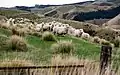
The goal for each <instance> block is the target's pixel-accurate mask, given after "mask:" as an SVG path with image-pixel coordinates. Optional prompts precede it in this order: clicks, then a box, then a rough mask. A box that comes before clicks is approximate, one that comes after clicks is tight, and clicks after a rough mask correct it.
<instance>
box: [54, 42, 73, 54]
mask: <svg viewBox="0 0 120 75" xmlns="http://www.w3.org/2000/svg"><path fill="white" fill-rule="evenodd" d="M52 49H53V50H54V51H55V53H61V54H66V53H67V54H72V53H74V52H75V46H74V45H73V43H72V41H58V42H57V43H56V44H53V45H52Z"/></svg>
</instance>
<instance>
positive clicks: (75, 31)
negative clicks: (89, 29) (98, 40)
mask: <svg viewBox="0 0 120 75" xmlns="http://www.w3.org/2000/svg"><path fill="white" fill-rule="evenodd" d="M80 34H81V32H80V30H79V29H75V30H74V36H76V37H80Z"/></svg>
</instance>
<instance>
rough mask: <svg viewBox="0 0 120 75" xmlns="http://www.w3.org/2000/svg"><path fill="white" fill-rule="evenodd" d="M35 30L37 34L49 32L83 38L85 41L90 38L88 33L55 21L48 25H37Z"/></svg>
mask: <svg viewBox="0 0 120 75" xmlns="http://www.w3.org/2000/svg"><path fill="white" fill-rule="evenodd" d="M35 30H36V31H38V32H42V31H50V32H53V33H54V34H57V35H65V34H68V35H71V36H75V37H83V38H86V39H88V38H89V37H90V35H89V34H88V33H85V32H84V30H83V29H75V28H73V27H72V26H70V25H69V24H63V23H60V22H56V21H52V22H48V23H44V22H42V23H40V24H37V25H36V27H35Z"/></svg>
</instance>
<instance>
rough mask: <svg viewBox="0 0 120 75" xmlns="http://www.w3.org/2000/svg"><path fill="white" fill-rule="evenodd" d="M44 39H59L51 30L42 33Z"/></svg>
mask: <svg viewBox="0 0 120 75" xmlns="http://www.w3.org/2000/svg"><path fill="white" fill-rule="evenodd" d="M42 39H43V40H44V41H57V40H56V38H55V36H54V35H53V34H52V33H51V32H47V31H46V32H44V33H43V34H42Z"/></svg>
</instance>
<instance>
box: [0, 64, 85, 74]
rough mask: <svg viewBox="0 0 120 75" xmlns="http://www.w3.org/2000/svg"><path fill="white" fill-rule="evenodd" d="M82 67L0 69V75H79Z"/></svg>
mask: <svg viewBox="0 0 120 75" xmlns="http://www.w3.org/2000/svg"><path fill="white" fill-rule="evenodd" d="M83 67H84V65H61V66H24V67H0V75H81V72H82V70H83Z"/></svg>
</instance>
